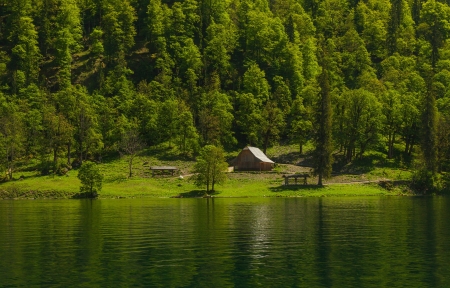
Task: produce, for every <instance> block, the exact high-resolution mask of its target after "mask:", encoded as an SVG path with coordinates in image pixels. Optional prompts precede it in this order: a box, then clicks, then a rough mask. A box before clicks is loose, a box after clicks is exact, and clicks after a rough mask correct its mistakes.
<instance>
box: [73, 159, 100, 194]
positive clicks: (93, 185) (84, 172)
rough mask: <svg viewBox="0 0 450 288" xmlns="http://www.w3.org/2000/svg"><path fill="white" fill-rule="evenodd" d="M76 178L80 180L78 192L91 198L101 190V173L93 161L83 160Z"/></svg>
mask: <svg viewBox="0 0 450 288" xmlns="http://www.w3.org/2000/svg"><path fill="white" fill-rule="evenodd" d="M78 179H80V181H81V187H80V192H81V193H86V194H88V195H89V196H90V197H91V198H95V197H97V196H98V193H99V192H100V191H101V190H102V181H103V175H102V174H100V170H99V169H98V167H97V165H96V164H95V163H93V162H85V163H83V165H82V166H81V168H80V170H79V171H78Z"/></svg>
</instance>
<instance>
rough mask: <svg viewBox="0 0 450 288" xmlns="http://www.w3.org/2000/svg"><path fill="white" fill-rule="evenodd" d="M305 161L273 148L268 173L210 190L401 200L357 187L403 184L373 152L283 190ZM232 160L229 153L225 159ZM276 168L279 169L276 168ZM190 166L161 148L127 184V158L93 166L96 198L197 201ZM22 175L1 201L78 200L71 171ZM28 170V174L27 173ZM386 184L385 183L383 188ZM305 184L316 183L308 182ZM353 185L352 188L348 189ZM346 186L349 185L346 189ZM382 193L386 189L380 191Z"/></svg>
mask: <svg viewBox="0 0 450 288" xmlns="http://www.w3.org/2000/svg"><path fill="white" fill-rule="evenodd" d="M308 148H310V147H308V146H306V147H305V151H306V154H305V155H306V156H305V155H300V154H299V153H298V145H285V146H275V147H272V148H271V149H269V150H268V152H267V154H268V156H269V157H271V158H273V159H276V162H277V163H279V164H277V166H276V168H275V169H274V171H273V172H264V173H259V172H247V173H245V172H232V173H229V174H228V181H227V182H226V183H225V184H223V185H218V186H216V191H215V192H214V193H211V195H212V196H213V197H322V196H374V195H404V194H405V193H406V194H407V193H408V191H407V190H406V189H404V188H403V187H401V186H400V187H396V186H395V185H392V184H389V185H384V186H383V187H384V188H383V187H382V185H378V184H376V183H361V182H368V181H375V180H383V179H389V181H390V180H406V179H409V177H410V175H411V172H410V171H409V170H407V169H405V168H404V167H399V166H398V165H397V164H396V163H395V161H394V160H392V161H391V160H389V161H391V162H389V161H388V160H386V159H385V157H384V158H383V154H380V153H377V152H371V153H368V155H367V156H366V157H364V158H363V160H360V161H359V162H358V161H354V162H353V163H350V164H345V165H341V167H338V166H337V168H339V169H337V168H335V171H336V172H337V173H336V174H334V175H333V177H332V178H331V179H328V180H327V181H325V184H327V185H325V186H324V187H318V186H316V185H289V186H284V185H283V183H284V179H283V178H282V176H283V175H285V174H293V173H299V172H309V171H310V169H311V167H309V166H299V163H300V164H302V163H303V164H304V163H309V162H310V160H309V159H308V150H310V149H308ZM235 155H237V151H235V152H230V153H229V154H228V156H229V158H232V157H233V156H235ZM280 162H281V163H280ZM194 163H195V161H194V160H193V159H191V158H186V157H180V156H179V155H178V153H177V151H176V149H171V148H168V147H167V146H164V145H161V146H157V147H151V148H149V149H146V150H144V151H142V152H141V153H140V155H139V156H137V157H136V158H135V160H134V162H133V177H132V178H128V177H127V174H128V164H127V158H126V157H124V158H118V157H110V158H106V159H105V160H104V163H101V164H99V168H100V170H101V173H102V174H103V175H104V181H103V189H102V191H101V192H100V194H99V197H100V198H142V197H163V198H168V197H201V196H203V195H204V194H205V191H204V190H201V189H199V188H198V187H196V186H194V184H193V183H192V182H191V181H189V178H190V177H189V174H190V173H191V171H192V167H193V165H194ZM157 165H170V166H177V167H178V168H179V169H180V170H179V173H180V174H182V175H184V178H183V179H180V178H179V177H178V175H175V176H173V177H172V176H168V175H164V176H156V177H152V175H151V172H150V166H157ZM22 167H23V168H22V170H21V171H18V172H16V173H15V177H20V179H17V180H14V181H9V182H4V183H1V184H0V199H1V198H79V197H83V195H81V194H79V187H80V181H79V180H78V178H77V174H78V172H77V170H71V171H69V172H68V173H67V175H65V176H53V175H52V176H40V175H39V173H38V171H37V170H36V166H33V163H31V164H29V165H23V166H22ZM33 167H34V168H33ZM389 181H388V182H389ZM308 182H309V183H317V179H315V178H310V179H309V180H308ZM352 182H354V183H352ZM349 183H351V184H349ZM385 188H387V189H385Z"/></svg>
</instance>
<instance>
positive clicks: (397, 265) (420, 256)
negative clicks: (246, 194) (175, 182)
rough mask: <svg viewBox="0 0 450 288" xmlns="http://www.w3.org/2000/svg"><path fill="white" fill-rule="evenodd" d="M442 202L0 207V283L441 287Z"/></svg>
mask: <svg viewBox="0 0 450 288" xmlns="http://www.w3.org/2000/svg"><path fill="white" fill-rule="evenodd" d="M449 220H450V199H449V198H440V197H435V198H413V197H411V198H389V197H387V198H376V197H370V198H293V199H284V198H282V199H280V198H276V199H268V198H261V199H145V200H144V199H140V200H134V199H133V200H93V201H91V200H73V201H72V200H65V201H0V287H18V286H24V287H29V286H58V287H67V286H99V287H100V286H101V287H117V286H152V287H254V286H264V287H330V286H333V287H362V286H365V287H367V286H376V287H379V286H390V287H420V286H424V287H450V278H449V277H448V275H450V268H449V265H448V263H449V262H450V249H449V248H450V247H449V246H450V221H449Z"/></svg>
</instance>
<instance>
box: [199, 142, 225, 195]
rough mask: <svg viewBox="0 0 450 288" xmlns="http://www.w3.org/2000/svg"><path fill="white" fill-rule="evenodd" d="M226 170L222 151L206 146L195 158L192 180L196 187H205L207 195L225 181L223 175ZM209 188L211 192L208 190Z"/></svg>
mask: <svg viewBox="0 0 450 288" xmlns="http://www.w3.org/2000/svg"><path fill="white" fill-rule="evenodd" d="M227 168H228V164H227V162H225V157H224V155H223V149H222V148H220V147H216V146H213V145H206V146H205V147H203V148H202V149H201V150H200V155H199V157H197V162H196V163H195V165H194V171H193V172H194V173H196V174H195V175H194V176H193V178H192V179H193V180H194V182H195V185H197V186H198V187H202V186H204V185H206V194H208V192H209V191H214V185H215V184H221V183H223V182H224V181H225V180H226V179H227V176H226V174H225V172H226V170H227ZM210 186H211V190H209V187H210Z"/></svg>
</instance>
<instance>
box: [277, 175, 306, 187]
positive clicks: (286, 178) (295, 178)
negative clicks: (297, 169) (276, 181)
mask: <svg viewBox="0 0 450 288" xmlns="http://www.w3.org/2000/svg"><path fill="white" fill-rule="evenodd" d="M309 177H311V175H309V173H302V174H294V175H283V178H284V185H289V179H291V178H294V182H295V184H294V185H297V179H298V178H303V185H307V184H308V178H309Z"/></svg>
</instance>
